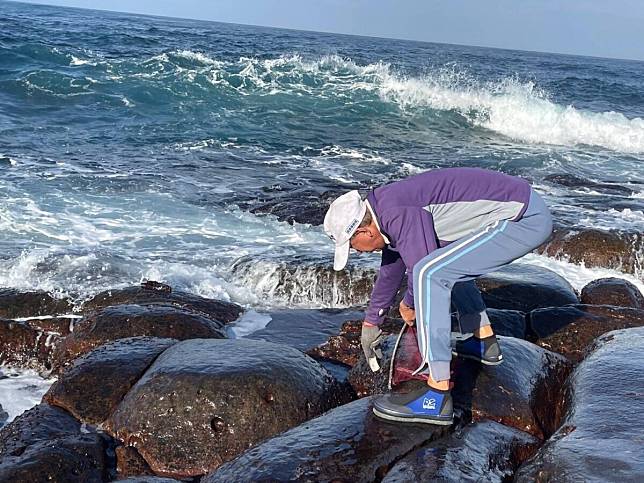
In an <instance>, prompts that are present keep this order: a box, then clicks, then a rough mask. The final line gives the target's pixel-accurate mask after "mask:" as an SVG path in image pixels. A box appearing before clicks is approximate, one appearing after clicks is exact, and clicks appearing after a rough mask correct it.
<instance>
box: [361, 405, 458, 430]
mask: <svg viewBox="0 0 644 483" xmlns="http://www.w3.org/2000/svg"><path fill="white" fill-rule="evenodd" d="M373 413H374V414H375V415H376V416H378V417H379V418H382V419H387V420H389V421H398V422H401V423H423V424H434V425H437V426H451V425H452V424H454V418H452V419H450V420H447V419H428V418H414V417H410V418H407V417H401V416H392V415H391V414H387V413H382V412H380V411H378V410H377V409H376V408H373Z"/></svg>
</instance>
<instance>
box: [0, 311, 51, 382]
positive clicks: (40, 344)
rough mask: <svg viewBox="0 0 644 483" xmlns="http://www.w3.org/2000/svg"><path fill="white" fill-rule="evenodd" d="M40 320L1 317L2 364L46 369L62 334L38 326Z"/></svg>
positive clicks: (0, 360) (49, 365)
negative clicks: (5, 318) (16, 319)
mask: <svg viewBox="0 0 644 483" xmlns="http://www.w3.org/2000/svg"><path fill="white" fill-rule="evenodd" d="M35 322H38V321H20V322H19V321H15V320H3V319H0V364H7V365H13V366H19V367H27V368H32V369H37V370H44V369H48V368H50V367H51V357H52V354H53V351H54V350H55V348H56V345H57V344H58V342H59V341H60V340H61V334H60V333H57V332H51V331H46V330H43V329H41V328H39V327H38V324H36V323H35Z"/></svg>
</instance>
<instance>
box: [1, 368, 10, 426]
mask: <svg viewBox="0 0 644 483" xmlns="http://www.w3.org/2000/svg"><path fill="white" fill-rule="evenodd" d="M1 375H2V373H0V376H1ZM7 419H9V414H8V413H7V411H5V410H4V409H2V404H0V428H2V426H4V423H6V422H7Z"/></svg>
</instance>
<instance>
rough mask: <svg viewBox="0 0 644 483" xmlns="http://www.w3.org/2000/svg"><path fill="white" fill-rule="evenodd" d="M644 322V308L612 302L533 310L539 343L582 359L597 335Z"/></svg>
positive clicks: (636, 325) (531, 315)
mask: <svg viewBox="0 0 644 483" xmlns="http://www.w3.org/2000/svg"><path fill="white" fill-rule="evenodd" d="M641 325H644V310H639V309H631V308H626V307H614V306H610V305H572V306H569V307H557V308H552V309H539V310H535V311H533V312H532V313H530V329H531V331H532V336H533V337H534V338H535V339H536V343H537V344H538V345H540V346H541V347H545V348H546V349H549V350H551V351H554V352H558V353H560V354H563V355H564V356H566V357H567V358H569V359H570V360H572V361H573V362H578V361H580V360H581V359H582V358H583V357H584V353H585V351H586V349H587V348H588V346H590V345H591V344H592V342H593V340H595V338H596V337H598V336H600V335H601V334H604V333H606V332H609V331H611V330H615V329H624V328H628V327H638V326H641Z"/></svg>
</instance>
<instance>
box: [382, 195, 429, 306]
mask: <svg viewBox="0 0 644 483" xmlns="http://www.w3.org/2000/svg"><path fill="white" fill-rule="evenodd" d="M392 210H393V212H391V213H387V216H386V219H387V226H385V227H384V228H385V230H386V232H387V233H388V234H390V235H391V237H392V238H393V239H394V240H395V241H396V249H397V250H398V253H400V256H401V258H402V259H403V261H404V263H405V266H406V269H407V293H406V294H405V297H404V298H403V300H404V302H405V304H407V305H408V306H409V307H414V265H416V264H417V263H418V262H419V261H420V260H421V259H423V258H424V257H426V256H427V255H429V254H430V253H431V252H433V251H434V250H436V249H437V248H438V239H437V237H436V232H435V230H434V219H433V217H432V214H431V213H430V212H428V211H427V210H424V209H423V208H419V207H402V208H395V209H392Z"/></svg>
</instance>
